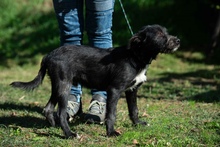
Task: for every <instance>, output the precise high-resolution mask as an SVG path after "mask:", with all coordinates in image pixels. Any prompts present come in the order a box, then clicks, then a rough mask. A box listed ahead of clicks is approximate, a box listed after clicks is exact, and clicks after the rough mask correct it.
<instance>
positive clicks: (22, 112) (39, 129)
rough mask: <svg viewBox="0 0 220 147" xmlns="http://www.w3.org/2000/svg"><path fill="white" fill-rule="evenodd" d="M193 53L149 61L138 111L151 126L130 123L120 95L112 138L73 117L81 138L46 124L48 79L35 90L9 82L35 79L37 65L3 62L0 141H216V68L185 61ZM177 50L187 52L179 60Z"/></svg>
mask: <svg viewBox="0 0 220 147" xmlns="http://www.w3.org/2000/svg"><path fill="white" fill-rule="evenodd" d="M195 54H198V55H199V56H201V55H200V54H199V53H193V54H191V55H188V53H186V52H185V53H184V52H179V53H177V54H175V55H159V57H158V59H157V60H156V61H153V63H152V65H151V66H150V68H149V70H148V74H147V75H148V82H146V83H145V84H144V85H143V86H142V87H141V88H140V90H139V93H138V105H139V115H140V117H141V119H142V120H145V121H148V122H149V124H150V126H145V127H143V126H138V127H134V126H132V124H131V122H130V120H129V118H128V112H127V105H126V102H125V99H124V96H123V95H122V98H121V99H120V101H119V104H118V110H117V122H116V125H115V128H116V129H117V130H118V131H120V132H121V133H122V135H121V136H119V137H113V138H108V137H106V136H105V133H106V132H105V126H103V125H88V124H85V123H83V122H82V121H80V120H76V122H75V123H71V124H70V126H71V129H72V130H73V131H76V132H78V133H79V134H80V135H81V138H80V139H68V140H66V139H63V133H62V130H61V128H60V127H56V128H52V127H50V126H49V124H48V123H47V121H46V120H45V118H44V116H43V114H42V109H43V107H44V106H45V104H46V102H47V100H48V98H49V96H50V82H49V80H48V79H47V78H46V79H45V81H44V83H43V84H42V86H41V87H39V88H38V89H36V90H35V91H33V92H25V91H21V90H18V89H13V88H11V87H9V83H11V82H12V81H15V80H22V81H28V80H31V79H32V78H34V76H35V75H36V74H37V71H38V68H39V64H37V65H31V64H29V65H25V66H14V67H12V68H5V67H1V73H0V77H1V82H0V142H1V146H65V147H67V146H85V145H86V146H219V145H220V132H219V131H220V111H219V110H220V104H219V101H220V99H219V98H220V92H219V82H220V81H219V72H220V67H219V66H216V65H205V64H203V63H192V62H188V61H185V60H186V59H189V58H191V56H195ZM180 55H182V56H186V55H187V57H185V58H184V60H183V58H179V56H180ZM194 58H195V59H196V58H197V59H199V58H201V57H194ZM38 63H39V62H38ZM88 91H89V90H87V89H84V93H83V109H84V111H85V112H86V111H87V108H88V106H89V101H90V97H91V96H90V95H89V92H88Z"/></svg>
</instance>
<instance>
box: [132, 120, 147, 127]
mask: <svg viewBox="0 0 220 147" xmlns="http://www.w3.org/2000/svg"><path fill="white" fill-rule="evenodd" d="M139 125H141V126H150V124H149V123H147V122H146V121H138V122H137V123H136V124H134V126H139Z"/></svg>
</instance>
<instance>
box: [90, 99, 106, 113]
mask: <svg viewBox="0 0 220 147" xmlns="http://www.w3.org/2000/svg"><path fill="white" fill-rule="evenodd" d="M105 107H106V103H103V102H99V101H97V100H94V101H92V102H91V104H90V105H89V111H90V112H91V113H95V114H102V113H104V112H105Z"/></svg>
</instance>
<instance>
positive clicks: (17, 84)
mask: <svg viewBox="0 0 220 147" xmlns="http://www.w3.org/2000/svg"><path fill="white" fill-rule="evenodd" d="M45 60H46V57H44V58H43V59H42V61H41V67H40V70H39V72H38V75H37V76H36V77H35V78H34V79H33V80H32V81H30V82H20V81H18V82H12V83H11V84H10V85H11V86H12V87H16V88H21V89H24V90H29V91H30V90H34V89H35V88H37V87H38V86H39V85H40V84H41V83H42V81H43V79H44V77H45V74H46V71H47V65H46V64H45V63H46V62H45Z"/></svg>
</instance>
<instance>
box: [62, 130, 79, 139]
mask: <svg viewBox="0 0 220 147" xmlns="http://www.w3.org/2000/svg"><path fill="white" fill-rule="evenodd" d="M80 138H81V136H80V135H79V134H77V133H73V132H71V133H70V134H67V135H66V139H80Z"/></svg>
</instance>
